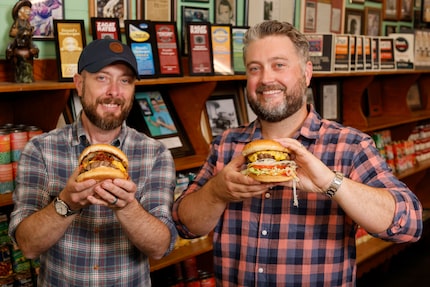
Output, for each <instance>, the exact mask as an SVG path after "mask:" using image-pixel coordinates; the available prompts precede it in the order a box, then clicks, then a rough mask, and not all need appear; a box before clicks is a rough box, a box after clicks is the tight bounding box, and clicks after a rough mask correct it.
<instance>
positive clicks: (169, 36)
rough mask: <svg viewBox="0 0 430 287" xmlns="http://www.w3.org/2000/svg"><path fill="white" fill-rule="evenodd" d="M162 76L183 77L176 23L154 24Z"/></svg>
mask: <svg viewBox="0 0 430 287" xmlns="http://www.w3.org/2000/svg"><path fill="white" fill-rule="evenodd" d="M154 30H155V36H156V42H157V54H158V61H159V62H158V65H159V68H160V76H164V77H167V76H182V66H181V60H180V57H179V55H180V53H179V45H178V30H177V28H176V23H175V22H154Z"/></svg>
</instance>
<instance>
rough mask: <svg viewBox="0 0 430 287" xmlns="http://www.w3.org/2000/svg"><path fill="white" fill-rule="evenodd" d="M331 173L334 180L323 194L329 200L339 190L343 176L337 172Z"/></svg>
mask: <svg viewBox="0 0 430 287" xmlns="http://www.w3.org/2000/svg"><path fill="white" fill-rule="evenodd" d="M333 172H334V174H335V176H334V179H333V181H332V182H331V184H330V186H329V187H328V189H327V190H326V192H325V194H326V195H327V196H328V197H330V198H332V197H333V196H334V195H335V194H336V192H337V190H338V189H339V187H340V185H341V184H342V181H343V174H341V173H340V172H337V171H333Z"/></svg>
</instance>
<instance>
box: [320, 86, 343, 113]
mask: <svg viewBox="0 0 430 287" xmlns="http://www.w3.org/2000/svg"><path fill="white" fill-rule="evenodd" d="M340 91H341V90H340V83H339V82H330V81H328V82H324V81H323V82H321V84H320V95H321V97H320V103H319V104H320V113H321V116H322V117H323V118H325V119H328V120H333V121H337V122H341V121H342V116H341V115H342V113H341V108H342V103H341V99H342V98H341V95H340Z"/></svg>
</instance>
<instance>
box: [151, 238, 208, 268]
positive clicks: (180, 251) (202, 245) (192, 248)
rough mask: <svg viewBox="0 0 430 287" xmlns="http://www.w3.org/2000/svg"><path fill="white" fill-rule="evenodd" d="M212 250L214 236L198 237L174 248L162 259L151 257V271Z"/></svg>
mask: <svg viewBox="0 0 430 287" xmlns="http://www.w3.org/2000/svg"><path fill="white" fill-rule="evenodd" d="M210 251H212V236H209V235H208V236H206V237H204V238H202V239H196V240H194V241H193V242H190V243H189V244H187V245H184V246H181V247H178V248H176V249H174V250H173V251H172V252H171V253H170V254H169V255H168V256H166V257H164V258H162V259H160V260H153V259H150V260H149V262H150V266H151V272H153V271H156V270H160V269H162V268H165V267H167V266H170V265H173V264H176V263H179V262H181V261H184V260H186V259H188V258H191V257H195V256H197V255H200V254H203V253H206V252H210Z"/></svg>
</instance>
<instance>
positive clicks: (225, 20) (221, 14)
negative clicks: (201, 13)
mask: <svg viewBox="0 0 430 287" xmlns="http://www.w3.org/2000/svg"><path fill="white" fill-rule="evenodd" d="M236 1H237V0H215V1H214V19H215V20H214V24H231V25H232V26H234V25H236V7H237V5H236Z"/></svg>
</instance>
